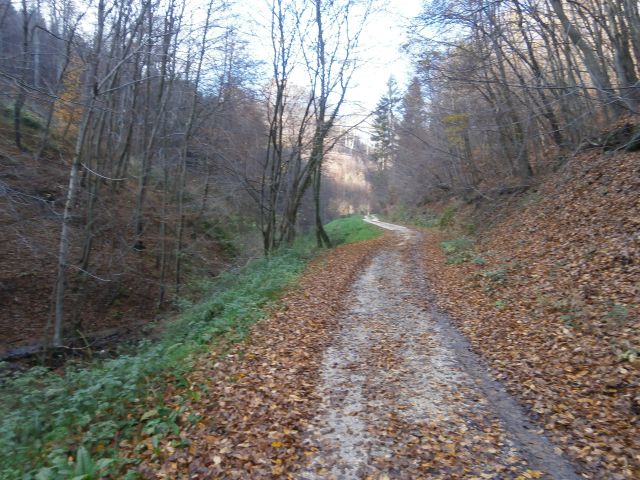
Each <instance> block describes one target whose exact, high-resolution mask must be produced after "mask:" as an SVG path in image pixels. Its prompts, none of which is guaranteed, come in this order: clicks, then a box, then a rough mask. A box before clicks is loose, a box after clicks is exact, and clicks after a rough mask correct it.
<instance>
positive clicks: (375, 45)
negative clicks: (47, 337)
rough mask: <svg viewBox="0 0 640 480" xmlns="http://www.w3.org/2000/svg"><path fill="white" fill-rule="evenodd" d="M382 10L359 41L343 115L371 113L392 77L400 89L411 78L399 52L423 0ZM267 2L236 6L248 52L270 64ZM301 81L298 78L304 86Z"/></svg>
mask: <svg viewBox="0 0 640 480" xmlns="http://www.w3.org/2000/svg"><path fill="white" fill-rule="evenodd" d="M383 3H384V5H383V7H382V8H381V9H380V10H379V11H377V12H375V13H374V14H373V15H372V16H371V17H370V18H369V19H368V22H367V24H366V26H365V29H364V31H363V33H362V37H361V41H360V50H361V52H360V61H361V64H360V67H359V68H358V70H357V71H356V73H355V74H354V77H353V79H352V83H351V88H350V91H349V93H348V95H347V103H346V104H345V105H344V107H343V113H346V114H350V115H354V116H356V117H357V116H359V115H362V114H368V113H369V112H371V111H372V110H373V109H374V108H375V106H376V103H377V102H378V100H379V99H380V97H381V96H382V95H383V94H384V93H385V91H386V84H387V81H388V79H389V77H390V76H391V75H393V76H394V77H395V79H396V81H397V82H398V85H399V87H400V89H401V90H402V89H403V88H404V87H405V86H406V85H407V84H408V82H409V80H410V79H411V77H412V76H413V70H412V66H411V61H410V60H409V58H408V57H407V56H406V55H405V54H404V53H403V52H402V49H401V47H402V45H403V44H404V43H405V42H406V40H407V34H406V31H407V24H408V23H409V21H410V20H411V18H413V17H415V16H416V15H418V14H419V13H420V9H421V5H422V0H387V1H385V2H382V1H379V4H380V5H382V4H383ZM269 4H270V1H269V0H244V1H240V2H238V3H237V4H236V11H237V13H238V15H239V17H240V19H243V20H244V21H243V22H242V23H243V27H241V29H244V30H245V33H246V34H248V37H249V38H250V39H251V40H250V47H249V48H250V51H251V52H252V54H253V55H255V56H256V57H257V58H258V59H262V60H265V61H269V60H270V58H271V43H270V37H269V34H270V32H269V29H268V25H269V22H270V17H269V11H268V5H269ZM303 82H304V79H302V78H301V82H300V83H302V84H303Z"/></svg>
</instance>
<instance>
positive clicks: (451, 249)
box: [440, 237, 473, 265]
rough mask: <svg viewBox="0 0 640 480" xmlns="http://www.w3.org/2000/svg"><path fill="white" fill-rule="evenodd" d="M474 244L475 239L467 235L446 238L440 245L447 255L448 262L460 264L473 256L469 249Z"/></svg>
mask: <svg viewBox="0 0 640 480" xmlns="http://www.w3.org/2000/svg"><path fill="white" fill-rule="evenodd" d="M472 246H473V241H472V240H471V239H469V238H466V237H461V238H456V239H454V240H446V241H444V242H441V243H440V247H441V248H442V250H444V253H445V255H446V256H447V263H449V264H453V265H458V264H460V263H464V262H466V261H467V260H470V259H471V258H472V254H471V252H470V251H469V249H470V248H471V247H472Z"/></svg>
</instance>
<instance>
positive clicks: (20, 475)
mask: <svg viewBox="0 0 640 480" xmlns="http://www.w3.org/2000/svg"><path fill="white" fill-rule="evenodd" d="M327 231H328V233H329V235H331V237H332V239H333V240H334V241H335V242H336V243H348V242H355V241H359V240H365V239H368V238H373V237H375V236H377V235H379V234H380V232H379V229H378V228H376V227H373V226H371V225H369V224H366V223H365V222H363V220H362V217H346V218H340V219H338V220H335V221H333V222H331V223H329V224H328V225H327ZM312 244H313V242H311V241H310V239H309V238H305V237H304V236H303V237H301V239H300V240H299V241H298V242H297V243H296V245H294V247H293V248H290V249H286V250H285V249H283V250H281V251H279V252H276V253H275V254H273V255H271V256H270V257H268V258H260V259H257V260H254V261H253V262H251V263H250V264H249V265H247V266H246V267H244V268H241V269H239V270H237V271H235V272H229V273H224V274H222V275H220V276H219V277H218V278H216V279H215V281H212V282H200V284H199V288H200V289H201V290H202V291H203V292H206V294H204V295H203V296H202V298H203V300H202V301H200V302H197V303H196V302H189V301H187V300H183V301H182V302H181V309H182V314H181V315H180V316H179V318H178V319H177V320H176V321H175V322H173V323H172V324H170V325H169V326H168V327H167V328H166V331H165V332H164V335H163V337H162V338H161V339H160V340H158V341H156V342H152V341H148V340H147V341H142V342H140V344H139V345H137V348H135V349H133V350H132V351H131V352H130V353H128V354H123V355H121V356H119V357H118V358H115V359H108V360H96V361H94V362H93V363H91V364H89V365H87V364H86V363H84V364H78V363H73V362H69V363H68V364H67V365H66V367H65V369H64V371H63V372H62V373H60V372H58V373H53V372H51V371H49V370H48V369H46V368H42V367H38V368H33V369H31V370H29V371H27V372H23V373H20V374H18V375H14V376H9V375H5V376H4V377H3V376H2V375H0V452H2V455H1V457H0V458H1V460H0V478H2V479H3V480H4V479H7V480H11V479H22V480H28V479H37V480H47V479H56V480H57V479H67V478H73V479H77V480H80V479H83V480H91V479H98V478H101V477H104V476H109V475H112V476H117V477H119V478H121V477H124V478H136V476H135V474H134V473H133V469H132V468H131V466H130V465H128V464H127V463H126V462H125V461H124V460H123V459H122V458H119V457H118V443H119V442H120V441H122V440H125V439H127V438H130V437H131V436H132V434H133V433H134V432H135V431H136V430H137V429H139V428H142V429H143V430H144V431H145V432H147V433H148V434H149V435H150V436H151V441H152V444H157V443H159V439H160V438H162V437H163V436H164V435H166V434H167V433H169V432H172V431H173V432H175V431H176V429H178V428H179V427H178V425H177V423H176V422H177V418H178V415H179V413H180V411H176V410H175V409H171V408H168V407H167V406H166V405H164V403H163V394H164V392H165V390H166V385H167V384H170V383H172V384H177V385H186V380H185V375H186V374H187V373H188V372H189V371H190V369H191V367H192V365H193V363H194V361H195V360H196V359H197V356H198V355H199V354H202V353H205V352H207V351H208V349H209V346H210V344H211V343H212V342H215V341H216V340H219V339H222V338H224V339H227V340H231V341H241V340H243V339H244V338H245V337H246V335H247V333H248V331H249V327H250V326H251V325H252V324H253V323H255V322H256V321H258V320H259V319H260V318H262V317H263V316H264V315H265V307H266V306H268V305H272V304H274V302H276V301H277V300H278V298H279V296H280V294H281V292H282V291H283V289H284V288H285V287H286V286H287V285H290V284H291V283H292V282H295V280H296V279H297V278H298V276H299V275H300V273H301V272H302V271H303V270H304V267H305V265H306V262H307V260H308V259H309V258H310V257H312V256H313V255H314V253H315V252H316V251H317V250H315V248H314V247H313V246H312ZM3 370H4V369H3V368H1V364H0V374H1V373H2V371H3ZM114 438H115V439H117V441H114ZM179 446H180V445H175V447H176V448H177V447H179ZM127 470H131V471H130V472H129V473H128V474H127V473H126V472H127Z"/></svg>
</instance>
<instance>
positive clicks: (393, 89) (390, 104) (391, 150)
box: [371, 76, 401, 172]
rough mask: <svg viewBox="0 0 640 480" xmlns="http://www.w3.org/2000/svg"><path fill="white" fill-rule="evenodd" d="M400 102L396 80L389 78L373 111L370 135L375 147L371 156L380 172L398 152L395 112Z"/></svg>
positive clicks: (386, 167)
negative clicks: (385, 89)
mask: <svg viewBox="0 0 640 480" xmlns="http://www.w3.org/2000/svg"><path fill="white" fill-rule="evenodd" d="M400 100H401V97H400V95H399V92H398V85H397V83H396V80H395V79H394V78H393V76H392V77H389V80H388V81H387V91H386V92H385V94H384V95H383V97H382V98H381V99H380V101H378V105H377V106H376V109H375V110H374V120H373V134H372V135H371V140H373V142H374V145H375V146H374V152H373V156H374V158H375V160H376V162H377V164H378V169H379V170H380V171H382V172H384V171H386V170H388V168H389V167H390V165H391V164H392V163H393V161H394V158H395V155H396V152H397V150H398V141H397V126H398V120H397V111H398V106H399V104H400Z"/></svg>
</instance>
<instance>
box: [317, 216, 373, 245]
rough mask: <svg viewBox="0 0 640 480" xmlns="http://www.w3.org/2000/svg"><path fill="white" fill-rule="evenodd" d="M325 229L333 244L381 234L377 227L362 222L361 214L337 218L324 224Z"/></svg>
mask: <svg viewBox="0 0 640 480" xmlns="http://www.w3.org/2000/svg"><path fill="white" fill-rule="evenodd" d="M325 229H326V231H327V234H328V235H329V237H330V238H331V241H332V242H333V243H334V244H335V245H340V244H341V243H353V242H359V241H362V240H370V239H372V238H375V237H378V236H380V235H381V234H382V230H380V229H379V228H378V227H376V226H374V225H371V224H370V223H366V222H364V221H363V217H362V215H351V216H349V217H341V218H338V219H336V220H333V221H332V222H329V223H328V224H327V225H325Z"/></svg>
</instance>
